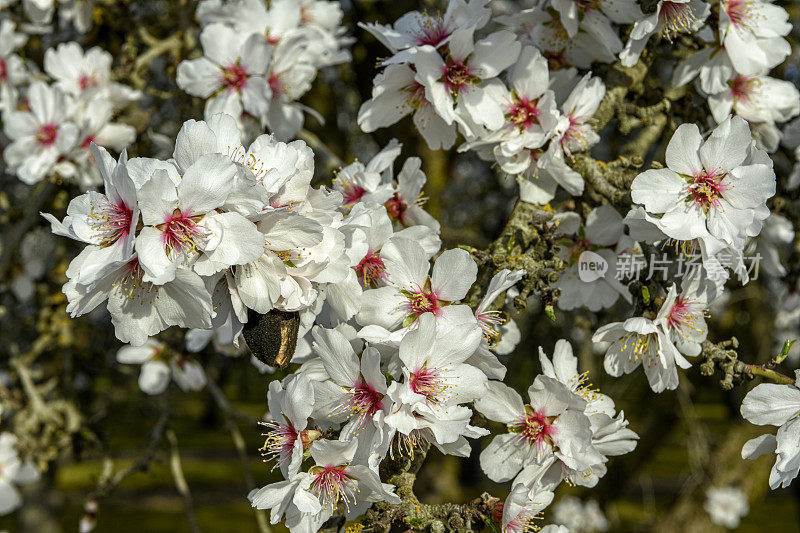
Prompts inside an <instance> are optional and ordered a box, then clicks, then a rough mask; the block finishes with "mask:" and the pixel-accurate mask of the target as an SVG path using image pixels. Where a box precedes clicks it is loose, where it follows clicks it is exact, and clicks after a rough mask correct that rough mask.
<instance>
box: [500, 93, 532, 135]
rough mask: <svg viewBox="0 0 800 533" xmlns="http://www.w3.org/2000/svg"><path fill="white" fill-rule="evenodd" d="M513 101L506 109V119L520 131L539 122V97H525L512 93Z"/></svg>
mask: <svg viewBox="0 0 800 533" xmlns="http://www.w3.org/2000/svg"><path fill="white" fill-rule="evenodd" d="M513 98H514V103H513V104H511V105H510V106H508V108H507V109H506V119H507V120H508V121H509V122H511V123H512V124H514V125H515V126H516V127H517V128H519V131H520V132H525V131H527V130H529V129H531V128H532V127H533V126H536V125H538V124H539V113H540V110H539V108H538V107H537V106H538V104H539V99H538V98H534V99H533V100H530V99H528V98H527V97H524V96H523V97H519V96H517V95H514V97H513Z"/></svg>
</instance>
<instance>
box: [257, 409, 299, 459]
mask: <svg viewBox="0 0 800 533" xmlns="http://www.w3.org/2000/svg"><path fill="white" fill-rule="evenodd" d="M260 424H261V425H262V426H264V427H266V428H267V432H266V433H264V436H266V437H267V438H266V440H265V441H264V445H263V446H262V447H261V448H259V451H260V452H261V455H262V456H263V457H264V458H265V461H275V463H276V464H275V466H279V465H281V464H282V463H283V462H285V461H287V460H289V458H290V457H291V455H292V450H293V449H294V442H295V441H296V440H297V437H298V433H297V430H295V428H294V425H293V424H292V423H291V422H289V423H280V422H276V421H274V420H270V421H269V422H260Z"/></svg>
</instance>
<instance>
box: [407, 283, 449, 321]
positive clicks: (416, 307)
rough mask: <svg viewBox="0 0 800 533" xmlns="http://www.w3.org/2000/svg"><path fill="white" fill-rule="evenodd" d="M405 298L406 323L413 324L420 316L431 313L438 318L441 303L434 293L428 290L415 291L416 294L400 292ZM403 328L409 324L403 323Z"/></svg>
mask: <svg viewBox="0 0 800 533" xmlns="http://www.w3.org/2000/svg"><path fill="white" fill-rule="evenodd" d="M402 292H403V295H404V296H405V297H406V303H405V308H406V312H407V314H408V316H407V317H406V322H410V323H414V322H416V320H417V319H418V318H419V316H420V315H422V314H424V313H433V315H434V316H439V315H440V314H441V313H442V302H440V301H439V299H438V298H437V296H436V292H435V291H432V290H430V289H417V291H416V292H411V291H402ZM403 325H404V326H408V325H409V324H407V323H404V324H403Z"/></svg>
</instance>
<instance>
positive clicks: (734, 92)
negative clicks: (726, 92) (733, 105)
mask: <svg viewBox="0 0 800 533" xmlns="http://www.w3.org/2000/svg"><path fill="white" fill-rule="evenodd" d="M759 84H760V82H759V80H758V79H757V78H751V77H749V76H736V77H735V78H733V79H732V80H731V81H729V82H728V85H730V87H731V96H733V99H734V100H736V101H739V102H747V101H748V100H749V99H750V97H751V96H753V94H754V93H755V92H756V89H757V88H758V86H759Z"/></svg>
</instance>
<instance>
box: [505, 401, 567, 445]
mask: <svg viewBox="0 0 800 533" xmlns="http://www.w3.org/2000/svg"><path fill="white" fill-rule="evenodd" d="M554 420H555V417H547V416H545V415H544V413H543V412H541V411H536V410H534V409H533V408H532V407H530V406H525V415H524V416H521V417H520V418H519V419H518V420H517V421H515V422H513V423H512V424H509V426H508V428H509V430H510V431H511V432H512V433H516V434H517V438H516V439H515V441H516V442H517V443H520V444H522V443H524V444H526V445H528V446H534V447H535V448H536V450H537V451H543V450H544V449H546V448H548V447H552V446H553V435H554V434H555V433H556V428H555V427H553V421H554Z"/></svg>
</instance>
